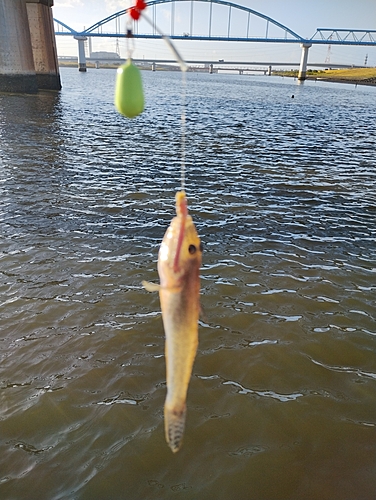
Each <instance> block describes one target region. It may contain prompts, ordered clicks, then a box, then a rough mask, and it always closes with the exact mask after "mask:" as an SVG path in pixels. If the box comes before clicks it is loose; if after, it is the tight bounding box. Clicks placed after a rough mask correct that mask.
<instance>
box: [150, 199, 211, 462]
mask: <svg viewBox="0 0 376 500" xmlns="http://www.w3.org/2000/svg"><path fill="white" fill-rule="evenodd" d="M201 256H202V245H201V243H200V239H199V237H198V234H197V231H196V228H195V225H194V223H193V221H192V217H191V216H190V215H188V208H187V199H186V196H185V192H184V191H180V192H178V193H176V217H174V218H173V219H172V221H171V224H170V226H169V228H168V229H167V231H166V233H165V235H164V238H163V240H162V244H161V247H160V249H159V254H158V273H159V278H160V285H155V284H152V283H147V282H145V281H143V285H144V286H145V288H146V289H147V290H149V291H154V290H159V297H160V302H161V309H162V319H163V326H164V330H165V336H166V346H165V356H166V379H167V396H166V401H165V407H164V418H165V435H166V441H167V443H168V445H169V446H170V448H171V450H172V451H173V452H174V453H176V452H177V451H178V450H179V449H180V447H181V445H182V439H183V433H184V425H185V414H186V398H187V391H188V385H189V381H190V378H191V374H192V367H193V362H194V359H195V356H196V351H197V346H198V319H199V313H200V299H199V294H200V279H199V270H200V266H201Z"/></svg>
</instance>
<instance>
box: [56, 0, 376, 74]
mask: <svg viewBox="0 0 376 500" xmlns="http://www.w3.org/2000/svg"><path fill="white" fill-rule="evenodd" d="M230 1H232V3H235V4H240V5H244V6H246V7H249V8H251V9H253V10H255V11H257V12H260V13H262V14H264V15H267V16H269V17H271V18H272V19H274V20H276V21H278V22H279V23H280V24H283V25H284V26H287V27H288V28H290V29H291V30H292V31H294V32H295V33H297V34H298V35H300V36H302V37H304V38H311V37H312V36H313V35H314V33H315V32H316V28H343V29H367V30H376V0H230ZM132 3H133V2H132V0H127V1H126V0H55V1H54V7H53V16H54V18H56V19H59V20H60V21H62V22H64V23H65V24H67V25H68V26H70V27H72V28H73V29H75V30H77V31H82V30H83V29H85V28H87V27H89V26H91V25H93V24H95V23H96V22H97V21H99V20H101V19H104V18H106V17H108V16H109V15H111V14H113V13H115V12H118V11H120V10H123V9H125V8H127V7H129V6H130V5H132ZM171 5H172V4H171V3H166V4H161V5H159V6H158V7H157V8H156V10H155V11H154V12H155V15H156V23H157V25H158V28H159V29H161V30H162V31H163V32H165V33H166V34H169V31H170V29H171V17H172V8H171ZM174 9H175V13H174V16H173V26H174V32H175V34H183V33H184V32H189V31H190V9H191V2H179V1H177V2H175V7H174ZM146 13H147V15H148V16H149V18H153V8H152V7H150V8H148V9H147V10H146ZM117 22H118V26H119V25H120V31H121V32H124V31H125V29H126V28H125V23H126V17H125V16H123V17H122V18H121V20H120V21H117ZM208 25H209V3H207V2H205V3H203V2H199V1H195V2H194V16H193V31H194V32H195V34H203V35H207V34H208ZM138 29H139V32H140V33H141V32H142V31H144V32H148V33H150V32H151V31H152V29H151V28H150V27H149V25H148V24H147V23H146V22H145V21H142V22H140V23H138ZM211 29H212V34H218V35H227V29H228V9H227V8H226V7H223V6H218V5H214V6H213V10H212V28H211ZM230 29H231V35H233V36H245V35H246V31H247V14H246V13H245V12H241V11H238V10H236V9H232V14H231V25H230ZM115 30H116V27H115V21H112V24H108V25H105V26H104V27H103V31H112V32H115ZM265 30H266V23H265V21H261V20H260V19H259V18H257V17H253V16H252V17H251V27H250V29H249V35H250V36H264V35H265ZM269 36H284V33H283V32H282V31H280V30H279V29H277V28H275V27H274V26H272V25H269ZM174 43H176V46H177V48H178V50H179V51H180V53H181V55H182V56H183V58H185V59H187V60H189V59H196V60H207V59H210V60H218V59H225V60H227V61H231V60H242V61H270V62H272V61H273V62H274V61H278V62H294V63H297V62H299V61H300V57H301V48H300V46H299V44H290V43H288V44H274V43H250V42H194V41H177V42H174ZM57 48H58V54H59V55H72V56H76V55H77V42H76V41H74V40H73V38H72V37H62V36H58V37H57ZM92 50H93V51H102V50H106V51H111V52H116V51H117V50H119V51H120V55H121V57H127V45H126V41H125V40H124V39H121V38H120V39H118V40H116V39H109V38H95V39H93V42H92ZM133 57H134V58H139V59H142V58H149V57H153V58H156V59H163V58H168V59H171V58H172V54H171V52H169V49H168V47H167V45H166V44H165V43H164V42H163V41H159V40H140V39H135V50H134V52H133ZM366 58H367V65H368V66H376V46H375V47H369V46H368V47H349V46H342V47H339V46H335V45H332V46H331V47H330V48H329V47H328V46H327V45H322V46H319V45H316V46H313V47H312V48H311V49H310V50H309V59H308V61H309V62H311V63H314V62H315V63H325V61H328V60H329V62H331V63H333V64H335V63H337V64H355V65H363V64H364V62H365V59H366ZM328 65H329V64H328Z"/></svg>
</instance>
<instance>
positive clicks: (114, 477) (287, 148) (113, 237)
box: [0, 69, 376, 500]
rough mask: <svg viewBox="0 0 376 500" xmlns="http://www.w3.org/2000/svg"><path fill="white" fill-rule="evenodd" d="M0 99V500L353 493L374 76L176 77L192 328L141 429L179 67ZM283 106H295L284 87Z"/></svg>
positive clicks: (358, 452)
mask: <svg viewBox="0 0 376 500" xmlns="http://www.w3.org/2000/svg"><path fill="white" fill-rule="evenodd" d="M142 76H143V80H144V87H145V95H146V110H145V112H144V113H143V114H142V115H141V116H140V117H138V118H136V119H134V120H128V119H125V118H123V117H122V116H120V115H118V114H117V113H116V111H115V110H114V106H113V88H114V81H115V71H113V70H104V69H101V70H90V71H88V72H87V73H86V74H80V73H79V72H78V71H77V70H76V69H62V82H63V89H62V91H61V92H60V93H44V92H41V93H39V94H38V95H33V96H25V95H24V96H21V95H0V153H1V156H0V193H1V197H0V214H1V215H0V231H1V233H0V234H1V236H0V238H1V239H0V300H1V305H0V498H1V499H4V500H13V499H15V500H19V499H38V500H44V499H46V500H52V499H56V500H57V499H80V500H81V499H83V500H86V499H88V500H89V499H90V500H93V499H111V500H112V499H130V500H133V499H135V500H139V499H140V500H141V499H142V500H144V499H156V498H161V499H175V498H176V499H180V498H181V499H189V500H191V499H192V500H193V499H200V500H212V499H223V500H227V499H237V500H263V499H265V500H279V499H302V498H304V499H308V500H311V499H312V500H316V499H320V500H322V499H328V500H329V499H330V500H333V499H341V500H346V499H348V500H353V499H354V500H355V499H356V500H368V499H369V500H371V499H375V498H376V307H375V299H376V245H375V237H376V159H375V158H376V157H375V147H376V133H375V123H376V111H375V110H376V108H375V99H376V88H372V87H360V86H358V87H356V88H355V87H354V86H352V85H337V84H330V83H320V82H308V81H307V82H305V83H304V85H298V84H297V82H295V81H293V80H291V79H282V78H277V77H260V76H244V75H243V76H236V75H208V74H198V73H196V74H193V73H190V74H188V75H187V88H186V92H187V96H186V102H187V135H186V164H187V186H186V190H187V195H188V198H189V204H190V212H191V214H192V216H193V219H194V221H195V223H196V227H197V229H198V232H199V234H200V236H201V239H202V241H203V244H204V255H203V266H202V270H201V287H202V305H203V310H204V313H203V319H202V320H201V321H200V331H199V335H200V344H199V349H198V353H197V358H196V362H195V365H194V368H193V374H192V379H191V384H190V388H189V393H188V402H187V405H188V411H187V425H186V431H185V437H184V444H183V447H182V449H181V450H180V451H179V453H177V454H175V455H174V454H172V453H171V451H170V449H169V448H168V446H167V445H166V443H165V440H164V431H163V404H164V398H165V393H166V384H165V360H164V333H163V327H162V321H161V316H160V309H159V299H158V295H157V294H150V293H148V292H146V291H145V290H143V288H142V286H141V281H142V280H144V279H145V280H148V281H157V280H158V275H157V271H156V260H157V252H158V247H159V244H160V241H161V239H162V237H163V234H164V232H165V230H166V228H167V226H168V224H169V222H170V220H171V218H172V217H173V215H174V195H175V192H176V190H178V189H179V187H180V163H181V160H180V158H181V138H180V113H181V102H182V86H181V75H180V74H179V73H158V72H155V73H151V72H144V73H143V74H142ZM292 96H294V97H292Z"/></svg>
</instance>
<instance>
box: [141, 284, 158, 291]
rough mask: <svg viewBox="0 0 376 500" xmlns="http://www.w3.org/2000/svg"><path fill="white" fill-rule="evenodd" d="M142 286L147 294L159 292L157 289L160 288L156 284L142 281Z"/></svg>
mask: <svg viewBox="0 0 376 500" xmlns="http://www.w3.org/2000/svg"><path fill="white" fill-rule="evenodd" d="M142 286H143V287H144V288H145V290H147V291H148V292H159V289H160V288H161V286H160V285H158V284H157V283H150V281H142Z"/></svg>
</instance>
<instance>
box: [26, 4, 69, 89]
mask: <svg viewBox="0 0 376 500" xmlns="http://www.w3.org/2000/svg"><path fill="white" fill-rule="evenodd" d="M52 6H53V0H26V10H27V17H28V20H29V29H30V38H31V48H32V50H33V58H34V67H35V73H36V78H37V85H38V88H39V89H48V90H60V89H61V82H60V74H59V64H58V60H57V50H56V40H55V31H54V24H53V18H52V9H51V7H52Z"/></svg>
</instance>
